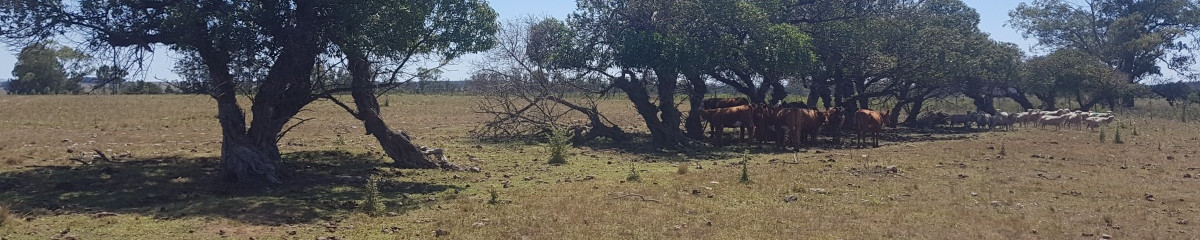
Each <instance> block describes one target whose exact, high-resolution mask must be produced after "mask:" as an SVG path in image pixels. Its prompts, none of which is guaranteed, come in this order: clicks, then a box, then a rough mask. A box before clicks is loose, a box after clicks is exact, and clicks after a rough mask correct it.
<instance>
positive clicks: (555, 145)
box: [546, 127, 571, 165]
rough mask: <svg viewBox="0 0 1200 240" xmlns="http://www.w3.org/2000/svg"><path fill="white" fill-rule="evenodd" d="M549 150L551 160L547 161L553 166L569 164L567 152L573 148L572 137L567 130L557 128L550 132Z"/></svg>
mask: <svg viewBox="0 0 1200 240" xmlns="http://www.w3.org/2000/svg"><path fill="white" fill-rule="evenodd" d="M547 140H548V141H549V142H548V143H547V148H549V150H550V160H549V161H546V163H549V164H551V165H562V164H567V156H566V151H567V148H568V147H571V136H570V134H569V133H567V131H566V130H563V129H562V128H558V127H555V128H554V129H552V130H551V131H550V137H549V138H548V139H547Z"/></svg>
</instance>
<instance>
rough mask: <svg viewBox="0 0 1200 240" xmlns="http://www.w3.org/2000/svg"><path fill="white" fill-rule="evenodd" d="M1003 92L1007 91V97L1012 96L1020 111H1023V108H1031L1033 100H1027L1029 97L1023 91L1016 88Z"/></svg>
mask: <svg viewBox="0 0 1200 240" xmlns="http://www.w3.org/2000/svg"><path fill="white" fill-rule="evenodd" d="M1005 92H1006V93H1008V96H1007V97H1008V98H1012V100H1013V101H1016V102H1017V104H1020V105H1021V111H1025V109H1033V102H1030V101H1029V97H1027V96H1026V95H1025V91H1021V90H1020V89H1017V91H1015V92H1010V91H1005Z"/></svg>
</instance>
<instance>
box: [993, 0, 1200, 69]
mask: <svg viewBox="0 0 1200 240" xmlns="http://www.w3.org/2000/svg"><path fill="white" fill-rule="evenodd" d="M1197 9H1200V3H1197V2H1194V1H1189V0H1164V1H1121V0H1092V1H1088V4H1076V3H1075V2H1072V1H1068V0H1043V1H1034V2H1032V3H1021V4H1020V5H1018V6H1017V8H1016V9H1015V10H1013V11H1012V12H1010V13H1009V16H1011V17H1012V20H1010V21H1009V24H1010V25H1012V26H1014V27H1015V28H1017V29H1019V30H1021V31H1022V33H1023V34H1024V35H1025V36H1026V37H1032V38H1036V39H1037V40H1038V43H1039V44H1041V45H1043V46H1048V47H1051V48H1054V49H1076V50H1083V51H1085V52H1087V54H1088V55H1090V56H1092V57H1094V58H1095V59H1098V60H1099V61H1101V62H1104V63H1106V65H1109V66H1115V67H1116V68H1118V69H1119V70H1120V72H1123V73H1127V74H1129V79H1130V80H1132V82H1137V81H1138V80H1140V79H1142V78H1144V77H1146V76H1148V75H1155V74H1161V70H1160V69H1159V66H1158V60H1159V59H1164V58H1165V57H1166V55H1167V54H1168V53H1172V52H1177V53H1178V52H1184V53H1185V52H1188V51H1191V50H1192V49H1193V48H1194V47H1195V46H1190V45H1180V44H1176V40H1179V39H1183V38H1186V37H1187V36H1189V35H1190V34H1189V32H1191V33H1194V32H1195V31H1196V30H1197V29H1195V26H1197V25H1200V11H1197ZM1096 33H1101V34H1096ZM1079 36H1089V37H1079ZM1172 61H1174V62H1172V63H1171V64H1168V65H1170V67H1173V68H1179V67H1184V68H1186V67H1185V66H1188V65H1190V64H1185V63H1184V62H1188V61H1187V58H1182V59H1181V58H1173V60H1172Z"/></svg>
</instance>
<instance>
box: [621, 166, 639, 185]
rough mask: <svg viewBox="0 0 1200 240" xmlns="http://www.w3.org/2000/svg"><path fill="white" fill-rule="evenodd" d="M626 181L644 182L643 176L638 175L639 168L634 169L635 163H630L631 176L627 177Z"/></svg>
mask: <svg viewBox="0 0 1200 240" xmlns="http://www.w3.org/2000/svg"><path fill="white" fill-rule="evenodd" d="M625 181H629V182H641V181H642V175H640V174H638V172H637V168H634V167H633V163H629V176H626V177H625Z"/></svg>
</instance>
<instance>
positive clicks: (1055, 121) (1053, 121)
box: [1038, 116, 1067, 130]
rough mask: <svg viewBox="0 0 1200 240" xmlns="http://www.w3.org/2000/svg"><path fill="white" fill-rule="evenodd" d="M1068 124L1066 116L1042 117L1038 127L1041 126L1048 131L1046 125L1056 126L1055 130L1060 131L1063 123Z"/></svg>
mask: <svg viewBox="0 0 1200 240" xmlns="http://www.w3.org/2000/svg"><path fill="white" fill-rule="evenodd" d="M1066 122H1067V117H1066V116H1042V118H1039V119H1038V125H1041V126H1040V127H1041V128H1042V129H1046V125H1054V130H1060V129H1062V125H1063V123H1066Z"/></svg>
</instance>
